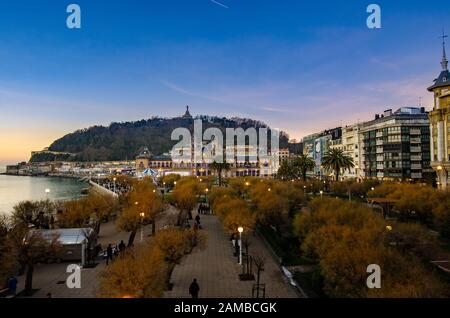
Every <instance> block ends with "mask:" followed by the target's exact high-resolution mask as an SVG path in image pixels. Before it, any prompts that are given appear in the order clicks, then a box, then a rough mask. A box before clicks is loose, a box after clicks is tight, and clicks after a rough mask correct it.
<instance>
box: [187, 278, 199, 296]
mask: <svg viewBox="0 0 450 318" xmlns="http://www.w3.org/2000/svg"><path fill="white" fill-rule="evenodd" d="M199 292H200V286H199V285H198V283H197V279H196V278H194V280H193V281H192V283H191V286H189V294H190V295H191V296H192V298H198V293H199Z"/></svg>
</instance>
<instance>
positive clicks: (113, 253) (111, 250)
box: [106, 240, 127, 265]
mask: <svg viewBox="0 0 450 318" xmlns="http://www.w3.org/2000/svg"><path fill="white" fill-rule="evenodd" d="M126 248H127V247H126V245H125V243H124V242H123V240H121V241H120V243H119V245H116V246H114V247H113V246H112V245H111V243H110V244H108V247H107V248H106V265H108V263H109V261H111V262H112V261H113V258H114V257H117V256H119V254H120V253H122V252H123V251H125V249H126Z"/></svg>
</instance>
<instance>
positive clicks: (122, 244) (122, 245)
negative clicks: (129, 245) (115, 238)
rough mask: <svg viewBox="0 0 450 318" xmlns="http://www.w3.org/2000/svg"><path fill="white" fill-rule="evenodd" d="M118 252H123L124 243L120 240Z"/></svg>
mask: <svg viewBox="0 0 450 318" xmlns="http://www.w3.org/2000/svg"><path fill="white" fill-rule="evenodd" d="M119 251H120V252H123V251H125V243H124V242H123V240H121V241H120V243H119Z"/></svg>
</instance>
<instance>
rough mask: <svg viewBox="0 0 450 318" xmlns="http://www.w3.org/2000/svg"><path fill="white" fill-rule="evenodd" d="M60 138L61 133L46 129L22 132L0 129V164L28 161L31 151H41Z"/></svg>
mask: <svg viewBox="0 0 450 318" xmlns="http://www.w3.org/2000/svg"><path fill="white" fill-rule="evenodd" d="M62 136H63V133H62V132H55V131H48V130H46V129H40V130H38V129H36V130H35V129H33V131H24V130H23V129H18V128H17V129H11V128H8V129H2V128H0V162H4V163H6V162H7V163H11V164H14V163H17V162H21V161H28V160H29V159H30V156H31V151H36V150H42V149H43V148H45V147H48V146H50V144H51V143H52V142H53V141H54V140H55V139H57V138H59V137H62Z"/></svg>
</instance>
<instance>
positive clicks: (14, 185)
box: [0, 175, 87, 213]
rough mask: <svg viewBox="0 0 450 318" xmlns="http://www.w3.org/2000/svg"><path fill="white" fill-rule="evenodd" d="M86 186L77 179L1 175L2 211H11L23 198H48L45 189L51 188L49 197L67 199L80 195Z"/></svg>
mask: <svg viewBox="0 0 450 318" xmlns="http://www.w3.org/2000/svg"><path fill="white" fill-rule="evenodd" d="M86 187H87V184H86V183H84V182H79V181H78V180H77V179H62V178H48V177H18V176H5V175H0V213H10V212H11V210H12V208H13V206H14V205H15V204H17V203H18V202H20V201H23V200H40V199H46V198H47V195H46V193H45V189H50V193H49V194H48V198H49V199H51V200H67V199H73V198H77V197H80V196H81V189H83V188H86Z"/></svg>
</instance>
